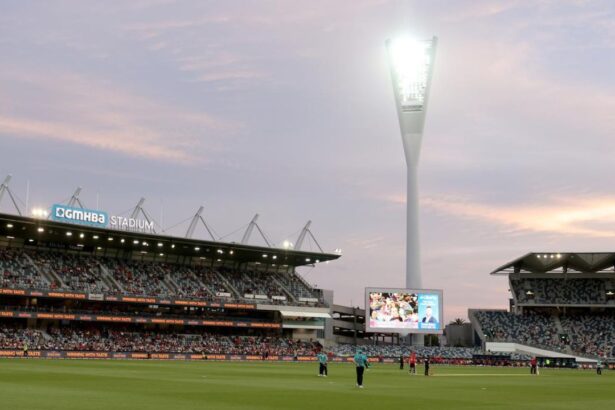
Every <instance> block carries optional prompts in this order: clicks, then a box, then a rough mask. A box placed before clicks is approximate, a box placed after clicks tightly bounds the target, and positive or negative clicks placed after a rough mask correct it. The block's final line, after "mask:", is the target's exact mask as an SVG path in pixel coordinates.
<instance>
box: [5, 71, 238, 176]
mask: <svg viewBox="0 0 615 410" xmlns="http://www.w3.org/2000/svg"><path fill="white" fill-rule="evenodd" d="M2 83H4V84H10V86H11V87H15V88H16V89H18V90H27V89H33V90H35V94H36V96H37V98H36V99H35V100H33V99H31V98H29V96H28V93H23V95H24V96H23V98H20V97H19V94H18V93H13V94H11V93H9V94H6V95H4V96H2V95H0V104H1V105H0V106H5V107H10V109H7V110H3V111H0V136H4V137H16V138H32V139H42V140H55V141H64V142H68V143H73V144H79V145H83V146H87V147H91V148H95V149H101V150H108V151H114V152H120V153H122V154H125V155H128V156H132V157H143V158H149V159H154V160H163V161H172V162H179V163H182V164H186V163H188V164H189V163H197V162H203V161H206V160H207V157H206V156H205V155H204V152H203V151H204V146H206V147H207V151H208V153H211V152H214V151H217V150H221V149H223V146H222V144H223V142H222V141H221V139H220V138H219V137H220V136H229V135H232V134H233V132H234V130H236V129H237V126H236V125H232V124H230V123H228V122H225V121H222V120H219V119H217V118H214V117H213V116H211V115H209V114H208V113H205V112H197V111H192V110H189V109H181V108H178V107H174V106H170V105H168V104H165V103H161V102H158V101H155V100H153V99H151V98H147V97H143V96H140V95H137V94H134V93H131V92H130V91H128V90H127V89H126V88H122V87H119V86H116V85H114V84H112V83H109V82H106V81H104V80H101V79H97V78H92V77H86V76H82V75H78V74H67V73H63V72H59V73H52V74H49V75H41V74H38V73H16V72H10V71H6V70H5V71H4V72H0V84H2ZM7 88H8V87H7ZM11 95H12V96H11ZM9 97H10V101H9V100H8V98H9Z"/></svg>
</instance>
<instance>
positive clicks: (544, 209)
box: [421, 197, 615, 238]
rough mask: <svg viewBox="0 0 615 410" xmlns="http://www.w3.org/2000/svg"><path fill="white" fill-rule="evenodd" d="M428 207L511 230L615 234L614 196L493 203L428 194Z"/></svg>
mask: <svg viewBox="0 0 615 410" xmlns="http://www.w3.org/2000/svg"><path fill="white" fill-rule="evenodd" d="M421 205H422V206H424V207H425V208H426V209H429V210H433V211H437V212H441V213H444V214H448V215H452V216H456V217H461V218H469V219H473V220H479V221H484V222H488V223H493V224H496V225H498V226H500V227H502V228H504V230H505V231H506V232H508V233H521V232H539V233H549V234H558V235H570V236H583V237H596V238H612V237H615V230H613V229H612V226H610V225H612V224H615V197H594V198H566V199H562V198H557V199H555V200H551V201H547V202H546V203H544V204H528V205H506V204H503V205H490V204H486V203H479V202H473V201H469V200H467V199H464V198H459V197H448V198H447V197H426V198H422V199H421Z"/></svg>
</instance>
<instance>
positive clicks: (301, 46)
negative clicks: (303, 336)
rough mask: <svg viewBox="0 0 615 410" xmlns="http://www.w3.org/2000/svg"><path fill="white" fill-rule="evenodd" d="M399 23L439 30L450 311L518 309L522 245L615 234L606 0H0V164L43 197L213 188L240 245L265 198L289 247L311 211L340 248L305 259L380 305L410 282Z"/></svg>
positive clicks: (317, 274) (435, 191)
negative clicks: (392, 71) (504, 272)
mask: <svg viewBox="0 0 615 410" xmlns="http://www.w3.org/2000/svg"><path fill="white" fill-rule="evenodd" d="M404 34H409V35H413V36H416V37H418V38H429V37H431V36H432V35H436V36H437V37H438V39H439V44H438V51H437V56H436V68H435V72H434V79H433V84H432V90H431V91H432V93H431V97H430V107H429V110H428V116H427V125H426V128H425V136H424V142H423V151H422V154H421V155H422V157H421V163H420V171H419V173H420V203H421V227H420V229H421V240H422V255H423V260H422V266H423V284H424V286H425V287H427V288H436V289H440V288H441V289H443V290H444V297H445V317H446V319H447V320H449V319H453V318H455V317H458V316H460V317H466V314H467V309H468V307H506V306H507V303H508V302H507V299H508V285H507V282H506V280H505V278H500V277H490V276H489V272H491V271H492V270H493V269H495V268H497V267H498V266H500V265H502V264H504V263H505V262H508V261H509V260H512V259H514V258H516V257H518V256H521V255H523V254H525V253H527V252H530V251H540V252H550V251H555V252H566V251H613V250H614V249H613V248H614V247H615V190H614V189H613V182H614V178H613V177H614V176H615V166H614V164H615V77H614V76H613V73H614V72H615V57H614V55H615V4H614V3H613V2H612V1H609V0H604V1H583V0H577V1H559V0H553V1H538V0H537V1H512V0H510V1H482V0H468V1H387V0H348V1H342V0H337V1H320V0H310V1H207V2H204V1H171V0H151V1H146V0H132V1H124V0H122V1H104V2H100V1H77V0H75V1H46V2H35V1H12V0H0V53H1V55H2V64H0V153H1V155H0V178H4V176H5V175H6V174H9V173H11V174H13V175H14V178H13V181H12V188H13V190H14V192H15V193H16V194H17V195H18V196H19V197H20V198H21V200H22V201H25V198H26V185H27V184H28V183H29V185H30V194H29V204H30V205H31V206H45V207H46V206H50V205H51V204H53V203H55V202H59V201H62V200H65V199H66V198H67V197H69V196H70V194H71V193H72V191H73V190H74V189H75V188H76V187H77V186H82V187H83V194H82V200H83V202H84V204H85V205H86V206H88V207H91V208H93V207H95V206H96V202H97V197H98V205H99V208H100V209H104V210H107V211H109V212H114V213H121V212H125V211H126V210H128V209H130V208H131V207H133V206H134V204H135V203H136V202H137V200H138V199H139V198H140V197H141V196H144V197H146V198H147V202H146V208H147V209H148V210H149V212H150V213H151V214H152V215H153V216H154V217H155V218H156V219H157V221H158V223H161V224H162V225H163V226H166V227H170V226H172V225H175V224H177V223H178V222H180V221H182V220H184V219H186V218H188V217H189V216H191V214H194V212H195V211H196V209H197V208H198V207H199V205H204V206H205V213H204V216H205V218H206V219H207V221H208V222H209V223H210V224H211V225H212V226H213V228H214V229H215V230H216V232H217V233H218V234H219V235H220V236H223V237H224V240H226V241H233V240H239V239H240V238H241V233H242V232H241V230H240V229H239V228H241V227H242V226H244V225H246V224H247V223H248V222H249V221H250V219H251V218H252V216H253V215H254V214H255V213H259V214H260V215H261V219H260V223H261V226H262V228H263V229H264V230H265V232H266V233H267V234H268V236H269V237H270V238H271V239H272V240H273V241H274V242H275V243H277V244H281V243H282V242H283V241H284V240H285V239H289V240H291V241H294V240H296V237H297V235H298V233H299V230H300V228H301V227H302V225H304V224H305V222H306V221H307V220H308V219H311V220H312V221H313V225H312V230H313V232H314V234H315V235H316V237H317V239H318V240H319V242H320V244H321V245H322V246H323V247H324V248H325V250H327V251H332V250H333V249H335V248H341V249H343V256H342V258H341V259H340V260H339V261H336V262H332V263H330V264H326V265H325V264H323V265H322V266H320V265H318V266H316V267H315V268H304V269H302V270H300V272H301V273H302V274H303V275H304V277H305V278H306V279H307V280H308V281H309V282H310V283H312V284H317V285H318V286H319V287H323V288H326V289H333V290H334V291H335V295H336V302H337V303H341V304H350V303H352V304H353V305H363V288H365V287H366V286H379V287H385V286H393V287H399V286H402V285H403V284H404V282H405V273H404V266H405V203H404V201H405V163H404V156H403V151H402V144H401V138H400V135H399V127H398V122H397V117H396V111H395V106H394V100H393V91H392V87H391V81H390V77H389V72H388V69H387V65H386V55H385V48H384V41H385V40H386V39H387V38H389V37H395V36H398V35H404ZM0 209H1V210H2V211H3V212H12V209H11V208H10V206H9V202H8V201H6V200H5V201H3V203H2V204H0ZM186 228H187V224H183V225H182V224H179V225H178V226H177V227H175V228H173V229H170V230H169V231H168V232H167V234H170V235H182V234H183V232H182V231H185V229H186ZM197 236H200V237H203V238H205V237H206V235H205V232H204V230H200V231H198V233H197ZM254 243H258V241H257V240H255V242H254Z"/></svg>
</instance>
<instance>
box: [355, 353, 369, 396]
mask: <svg viewBox="0 0 615 410" xmlns="http://www.w3.org/2000/svg"><path fill="white" fill-rule="evenodd" d="M354 364H355V365H356V367H357V387H358V388H360V389H362V388H363V373H364V372H365V369H366V368H368V367H369V362H368V360H367V356H366V355H364V354H363V352H362V351H361V349H359V350H357V354H355V355H354Z"/></svg>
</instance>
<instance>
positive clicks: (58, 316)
mask: <svg viewBox="0 0 615 410" xmlns="http://www.w3.org/2000/svg"><path fill="white" fill-rule="evenodd" d="M0 317H11V318H27V319H47V320H78V321H84V322H111V323H152V324H164V325H180V326H216V327H252V328H259V329H279V328H281V324H279V323H270V322H251V321H241V320H199V319H170V318H169V319H165V318H160V317H135V316H117V315H91V314H90V315H88V314H67V313H48V312H19V311H11V310H3V311H0Z"/></svg>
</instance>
